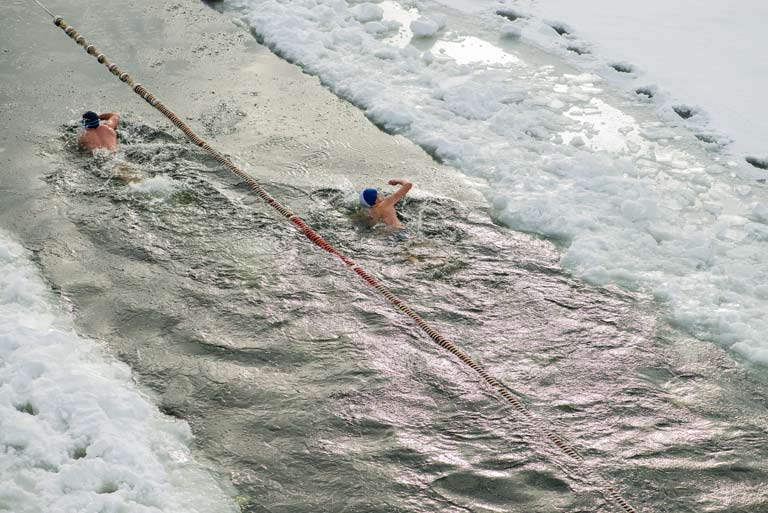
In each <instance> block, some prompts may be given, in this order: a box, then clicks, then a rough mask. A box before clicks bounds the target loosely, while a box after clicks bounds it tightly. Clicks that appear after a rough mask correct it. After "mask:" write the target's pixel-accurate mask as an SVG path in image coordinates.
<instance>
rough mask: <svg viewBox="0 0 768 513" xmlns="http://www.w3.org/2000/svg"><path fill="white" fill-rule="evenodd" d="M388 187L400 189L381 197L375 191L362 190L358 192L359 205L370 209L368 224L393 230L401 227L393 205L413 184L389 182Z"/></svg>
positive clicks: (396, 181) (402, 181) (404, 181)
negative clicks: (381, 225)
mask: <svg viewBox="0 0 768 513" xmlns="http://www.w3.org/2000/svg"><path fill="white" fill-rule="evenodd" d="M387 183H389V185H399V186H400V188H399V189H398V190H397V191H395V192H394V193H393V194H390V195H389V196H385V197H383V198H382V197H381V194H379V191H377V190H376V189H364V190H362V191H360V204H361V205H362V206H364V207H367V208H369V209H370V224H371V225H376V224H379V223H384V224H386V225H388V226H392V227H393V228H402V227H403V225H402V223H400V220H399V219H398V218H397V213H396V212H395V205H396V204H397V202H398V201H400V200H401V199H403V198H404V197H405V195H406V194H408V191H410V190H411V188H412V187H413V184H412V183H411V182H408V181H406V180H390V181H389V182H387Z"/></svg>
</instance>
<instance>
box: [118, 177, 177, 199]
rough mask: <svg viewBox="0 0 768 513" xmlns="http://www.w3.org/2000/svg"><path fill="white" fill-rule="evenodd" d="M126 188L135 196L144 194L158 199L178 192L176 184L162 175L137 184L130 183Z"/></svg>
mask: <svg viewBox="0 0 768 513" xmlns="http://www.w3.org/2000/svg"><path fill="white" fill-rule="evenodd" d="M128 187H129V190H130V191H131V192H133V193H135V194H146V195H148V196H156V197H159V198H168V197H170V196H171V195H172V194H173V193H174V192H176V191H177V190H178V185H177V182H176V181H175V180H173V179H172V178H170V177H167V176H164V175H157V176H153V177H152V178H147V179H146V180H141V181H139V182H131V183H130V184H129V185H128Z"/></svg>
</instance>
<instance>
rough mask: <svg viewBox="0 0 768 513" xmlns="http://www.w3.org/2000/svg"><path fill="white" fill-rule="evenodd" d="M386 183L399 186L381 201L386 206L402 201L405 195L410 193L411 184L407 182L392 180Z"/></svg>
mask: <svg viewBox="0 0 768 513" xmlns="http://www.w3.org/2000/svg"><path fill="white" fill-rule="evenodd" d="M387 183H388V184H389V185H399V186H400V188H399V189H398V190H397V191H395V192H394V193H392V194H390V195H389V196H387V197H386V198H384V199H383V200H382V203H384V204H386V205H394V204H395V203H397V202H398V201H400V200H401V199H403V198H404V197H405V195H406V194H408V191H410V190H411V188H412V187H413V184H412V183H411V182H409V181H408V180H398V179H392V180H390V181H389V182H387Z"/></svg>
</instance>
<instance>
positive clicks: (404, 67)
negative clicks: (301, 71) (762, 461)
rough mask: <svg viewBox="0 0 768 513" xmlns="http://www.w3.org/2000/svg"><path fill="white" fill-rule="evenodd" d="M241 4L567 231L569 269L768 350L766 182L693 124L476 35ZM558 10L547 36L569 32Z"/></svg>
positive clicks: (349, 92)
mask: <svg viewBox="0 0 768 513" xmlns="http://www.w3.org/2000/svg"><path fill="white" fill-rule="evenodd" d="M228 3H229V4H230V5H232V6H236V7H238V8H240V9H242V12H243V13H244V19H245V20H246V22H247V23H248V24H250V26H251V27H252V28H253V29H254V30H255V31H256V32H258V33H259V34H260V35H261V37H263V39H264V41H265V43H266V44H267V45H269V46H271V47H272V48H274V49H275V50H276V51H277V52H279V53H280V54H282V55H285V56H287V57H290V58H291V59H293V60H294V61H295V62H298V63H300V64H301V65H302V66H303V67H304V68H305V69H306V70H307V71H308V72H310V73H313V74H316V75H319V76H320V77H322V80H323V82H324V83H325V84H327V85H328V86H329V87H330V88H331V89H332V90H333V91H334V92H335V93H336V94H338V95H340V96H342V97H344V98H346V99H348V100H350V101H351V102H353V103H354V104H356V105H358V106H359V107H360V108H362V109H364V110H365V112H366V115H367V116H368V117H369V118H370V119H372V120H373V121H374V122H375V123H377V124H378V125H379V126H382V127H384V128H386V129H387V130H390V131H393V132H397V133H401V134H403V135H405V136H407V137H409V138H410V139H411V140H413V141H414V142H416V143H417V144H419V145H421V146H422V147H423V148H425V149H426V150H427V151H429V152H430V154H432V155H434V156H435V158H436V159H439V160H443V161H446V162H449V163H451V164H452V165H454V166H456V167H457V168H459V169H461V170H462V171H463V172H465V173H467V174H468V175H473V176H478V177H481V178H484V179H485V180H487V181H488V183H489V185H490V187H489V188H488V190H487V195H488V197H489V199H490V200H491V202H492V204H493V209H494V215H495V216H496V217H497V218H498V219H500V220H501V221H503V222H504V223H506V224H507V225H508V226H510V227H512V228H514V229H517V230H523V231H528V232H533V233H536V234H541V235H543V236H546V237H549V238H552V239H556V240H558V241H559V243H560V244H561V245H562V248H563V256H562V264H563V265H564V266H565V267H566V268H567V269H570V270H571V271H573V272H574V273H576V274H577V275H579V276H582V277H584V278H586V279H588V280H590V281H592V282H594V283H598V284H608V283H615V284H619V285H621V286H623V287H627V288H630V289H642V290H646V291H648V292H649V293H652V294H654V295H655V296H656V297H657V298H658V299H659V300H660V301H662V302H664V304H666V305H667V307H668V309H667V310H668V312H669V318H670V320H671V321H672V322H673V323H674V324H676V325H678V326H681V327H684V328H685V329H687V330H689V331H690V332H691V333H693V334H694V335H696V336H698V337H700V338H702V339H707V340H713V341H717V342H718V343H721V344H723V345H725V346H728V347H732V348H733V349H735V350H738V351H740V352H741V353H743V354H744V355H746V356H747V357H749V358H752V359H754V360H758V361H762V362H768V342H766V340H765V337H764V335H763V334H764V333H766V332H768V318H766V316H765V315H764V313H765V311H767V310H768V287H766V285H765V284H766V283H768V259H766V258H765V257H764V256H765V255H766V254H768V226H766V225H765V224H764V223H763V222H762V219H763V215H764V210H763V208H762V207H760V206H758V205H760V204H765V203H766V193H765V191H764V189H763V188H762V186H761V185H760V184H759V183H758V182H754V181H752V182H749V181H748V179H746V178H745V179H741V178H739V177H738V176H736V175H735V174H734V173H733V170H732V169H731V168H730V167H729V166H728V165H724V164H722V163H718V162H715V161H714V160H712V159H711V158H710V157H708V156H706V155H705V152H704V151H703V150H702V149H701V145H700V144H699V143H698V142H697V141H695V140H694V139H693V137H689V139H690V141H689V142H686V141H687V139H685V137H684V136H685V135H690V134H689V133H688V132H684V131H682V130H679V129H676V128H675V127H674V126H672V125H671V124H668V123H662V122H659V120H658V118H656V117H655V116H652V115H651V114H652V111H649V112H648V115H647V116H646V117H645V118H638V119H636V118H635V117H634V115H630V114H627V113H625V112H623V111H622V110H620V109H619V108H617V107H615V106H614V104H622V102H626V97H625V96H624V95H619V94H617V93H611V92H610V91H611V90H610V88H609V87H608V86H607V84H606V82H605V80H604V79H602V78H601V77H600V76H598V75H597V74H594V73H582V74H562V72H557V71H556V69H555V66H551V65H544V66H542V65H530V64H528V63H526V62H525V61H524V59H523V57H521V56H522V55H524V54H523V53H521V54H519V55H512V54H510V53H508V52H505V51H504V50H503V49H502V48H499V47H495V46H494V44H493V43H492V42H489V41H485V42H483V41H480V40H479V39H478V38H477V37H475V35H474V34H461V33H458V32H453V33H452V34H446V35H445V38H446V39H440V37H442V36H439V37H436V38H435V41H434V42H433V43H432V42H427V41H419V42H418V48H417V47H416V46H414V45H410V44H409V40H408V39H407V38H404V36H403V34H402V33H401V34H398V36H397V37H383V38H382V37H381V36H375V35H372V34H369V33H368V32H366V30H365V27H364V25H363V24H361V23H360V22H358V21H357V20H356V19H355V18H354V16H351V15H350V11H349V7H348V4H347V3H346V2H344V1H339V0H294V1H293V2H291V3H290V4H286V3H284V2H281V1H278V0H228ZM385 4H387V5H385ZM391 4H393V3H392V2H386V3H382V4H381V5H382V6H385V8H384V21H386V20H387V17H388V14H387V13H388V12H390V11H392V10H393V9H395V8H394V7H393V6H392V5H391ZM395 10H396V9H395ZM398 12H400V14H397V16H401V18H405V17H406V15H407V16H410V15H411V14H410V13H408V12H406V11H405V10H404V9H401V11H398ZM491 16H493V19H496V20H497V21H498V23H499V27H501V26H502V24H503V23H508V22H509V21H508V20H505V19H503V18H501V17H499V16H496V15H495V14H491ZM518 21H519V20H516V21H515V22H511V23H518ZM523 21H526V20H523ZM555 25H556V27H555V28H553V27H552V26H549V25H548V26H547V27H546V30H547V33H548V34H549V35H548V36H547V37H563V38H564V37H565V36H561V35H558V33H559V32H561V31H562V32H567V31H568V30H569V29H570V27H568V26H567V25H565V24H555ZM558 29H559V30H558ZM406 36H407V35H406ZM478 41H480V42H478ZM424 43H427V44H431V46H430V47H429V48H428V49H425V46H427V45H425V44H424ZM470 47H471V48H473V50H472V51H471V52H468V49H469V48H470ZM648 91H649V92H650V91H652V90H651V89H648Z"/></svg>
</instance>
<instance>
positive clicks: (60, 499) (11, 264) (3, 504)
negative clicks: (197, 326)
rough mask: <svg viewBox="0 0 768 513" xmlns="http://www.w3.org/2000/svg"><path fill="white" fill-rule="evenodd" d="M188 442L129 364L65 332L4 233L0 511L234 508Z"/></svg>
mask: <svg viewBox="0 0 768 513" xmlns="http://www.w3.org/2000/svg"><path fill="white" fill-rule="evenodd" d="M190 438H191V435H190V430H189V427H188V426H187V424H185V423H183V422H179V421H175V420H172V419H170V418H168V417H164V416H163V415H160V414H159V413H158V411H157V409H156V408H155V407H154V406H152V404H151V403H150V402H149V401H148V400H147V398H146V397H145V396H143V395H142V394H141V393H140V392H138V391H137V390H136V387H135V386H134V385H133V383H132V382H131V374H130V371H129V369H128V368H127V367H126V366H125V365H123V364H120V363H117V362H115V361H114V360H111V359H110V358H108V357H106V356H104V355H103V354H101V352H100V351H99V349H98V348H97V347H96V345H95V344H94V343H93V342H91V341H88V340H84V339H82V338H79V337H78V336H77V335H76V334H75V333H74V332H73V329H72V326H71V324H70V323H69V321H68V320H67V318H66V316H65V315H64V313H63V312H62V311H61V310H60V309H59V308H58V307H57V306H56V301H55V299H54V298H53V297H52V295H51V294H50V292H49V290H48V288H47V287H46V285H45V284H44V283H43V281H42V280H41V278H40V276H39V275H38V273H37V270H36V268H35V267H34V266H33V265H32V264H31V263H30V261H29V255H28V254H27V252H26V251H25V250H24V249H23V248H22V247H21V246H19V245H18V244H17V243H15V242H13V241H12V240H10V238H9V237H8V236H7V235H6V234H5V233H3V232H0V451H2V457H0V510H2V511H12V512H13V513H41V512H56V513H101V512H115V513H117V512H121V513H214V512H215V513H220V512H232V513H234V512H235V511H236V508H235V506H234V504H233V502H232V500H231V499H230V498H229V497H228V496H227V495H226V494H225V493H223V492H222V490H221V489H220V488H219V487H218V486H217V485H216V483H215V482H214V481H213V480H212V479H211V477H210V476H209V475H208V474H207V473H206V472H205V471H204V470H202V469H201V468H199V467H197V466H196V465H195V464H194V463H193V462H192V461H191V456H190V452H189V449H188V447H187V445H188V443H189V441H190Z"/></svg>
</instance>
